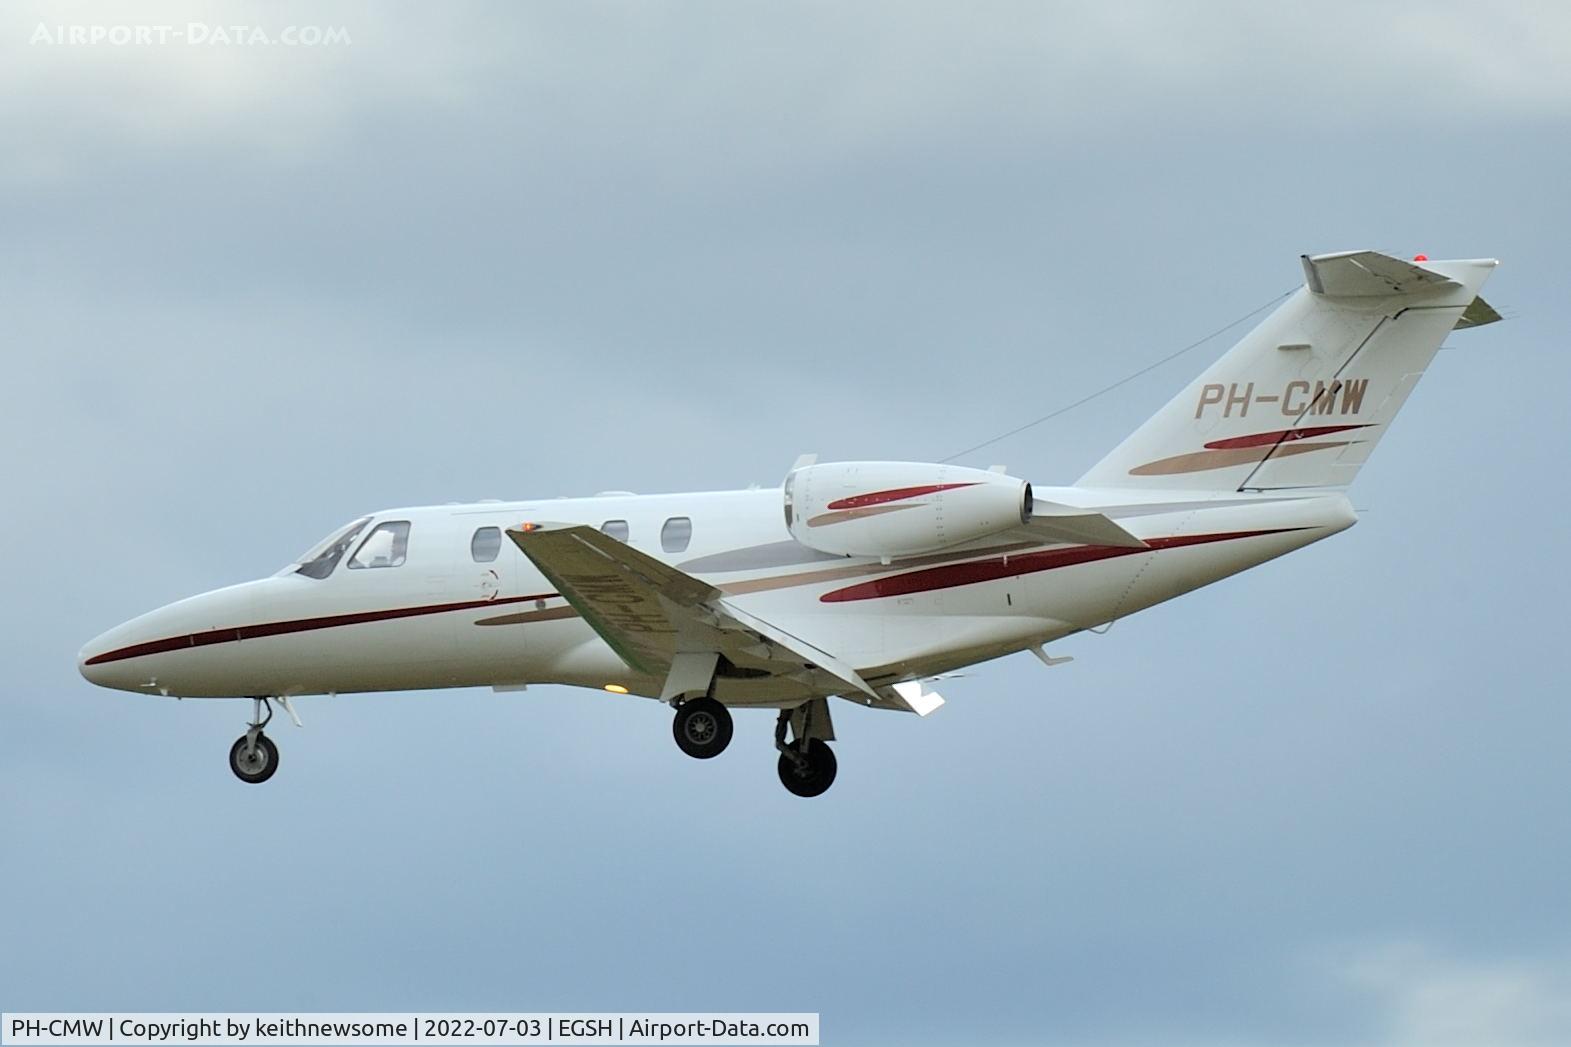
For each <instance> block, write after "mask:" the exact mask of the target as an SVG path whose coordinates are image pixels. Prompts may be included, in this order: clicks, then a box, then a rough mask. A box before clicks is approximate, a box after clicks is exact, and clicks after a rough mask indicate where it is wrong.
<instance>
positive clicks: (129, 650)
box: [87, 593, 557, 665]
mask: <svg viewBox="0 0 1571 1047" xmlns="http://www.w3.org/2000/svg"><path fill="white" fill-rule="evenodd" d="M556 596H557V594H556V593H535V594H534V595H532V596H505V597H502V598H500V599H496V600H465V601H463V602H462V603H434V604H424V605H422V606H419V607H390V608H387V609H385V610H381V611H356V612H354V613H352V614H330V615H327V616H325V617H322V618H296V619H293V620H291V621H287V622H262V623H260V624H258V625H237V626H234V627H233V628H229V629H208V630H206V631H205V632H200V633H186V634H185V635H184V636H170V637H167V638H165V639H162V640H150V641H148V642H147V643H138V644H132V645H131V646H130V647H121V648H119V649H118V650H114V651H105V652H104V653H103V654H95V655H93V657H91V658H89V659H88V660H87V664H88V665H102V664H104V663H105V662H119V661H124V660H125V659H127V658H141V657H143V656H145V655H149V654H164V653H165V652H167V651H183V650H185V649H186V648H188V647H206V646H208V645H209V644H215V643H234V642H236V641H239V640H256V639H260V638H262V637H264V636H284V635H286V634H288V633H304V632H311V631H312V630H315V629H332V628H335V627H336V626H340V625H365V624H366V623H368V622H387V621H392V620H393V619H395V618H418V617H420V616H421V615H427V614H443V613H445V612H447V611H471V610H477V609H479V608H481V607H499V606H501V605H502V604H511V603H527V602H529V601H530V600H551V599H554V598H555V597H556Z"/></svg>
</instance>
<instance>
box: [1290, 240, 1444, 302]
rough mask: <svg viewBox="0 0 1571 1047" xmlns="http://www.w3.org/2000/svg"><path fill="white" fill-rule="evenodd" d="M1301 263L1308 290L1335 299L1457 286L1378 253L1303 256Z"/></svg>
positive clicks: (1411, 292) (1345, 252)
mask: <svg viewBox="0 0 1571 1047" xmlns="http://www.w3.org/2000/svg"><path fill="white" fill-rule="evenodd" d="M1303 261H1304V283H1306V284H1307V285H1308V286H1309V289H1310V290H1311V291H1313V292H1314V293H1315V294H1323V295H1331V296H1332V297H1336V298H1372V297H1385V296H1389V295H1404V294H1422V293H1424V292H1426V291H1443V290H1445V289H1447V288H1451V287H1456V286H1458V285H1457V282H1456V281H1455V280H1452V279H1451V278H1450V277H1447V276H1442V275H1441V274H1440V273H1437V272H1435V271H1434V270H1432V269H1425V268H1423V267H1422V266H1420V265H1416V264H1415V263H1413V262H1404V261H1403V260H1402V259H1400V258H1392V257H1391V256H1390V255H1388V254H1380V253H1379V252H1378V251H1339V252H1337V253H1336V254H1317V255H1307V254H1306V255H1304V256H1303Z"/></svg>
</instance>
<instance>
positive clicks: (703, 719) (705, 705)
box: [671, 697, 731, 760]
mask: <svg viewBox="0 0 1571 1047" xmlns="http://www.w3.org/2000/svg"><path fill="white" fill-rule="evenodd" d="M671 733H672V734H673V735H675V736H676V744H677V746H678V747H679V748H680V749H681V750H682V751H683V752H684V753H686V754H687V755H689V756H691V757H693V758H694V759H698V760H707V759H709V758H710V757H712V756H719V755H720V754H721V753H723V752H725V747H726V746H728V745H730V744H731V712H730V710H729V709H727V708H726V707H725V706H723V705H721V704H720V703H719V702H717V701H715V700H714V699H713V698H707V697H705V698H694V699H692V700H691V701H686V702H683V703H682V704H681V705H679V706H677V707H676V719H674V720H672V721H671Z"/></svg>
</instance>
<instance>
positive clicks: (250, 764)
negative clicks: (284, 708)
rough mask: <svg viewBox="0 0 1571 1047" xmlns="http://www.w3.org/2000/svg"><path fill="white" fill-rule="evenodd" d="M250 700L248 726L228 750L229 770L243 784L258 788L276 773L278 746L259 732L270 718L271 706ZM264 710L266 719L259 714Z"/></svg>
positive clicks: (265, 702)
mask: <svg viewBox="0 0 1571 1047" xmlns="http://www.w3.org/2000/svg"><path fill="white" fill-rule="evenodd" d="M251 701H252V702H253V703H255V711H254V712H253V713H252V716H251V725H250V726H249V727H247V728H246V732H245V733H244V734H242V735H241V736H240V737H239V738H237V739H235V744H234V745H232V746H230V747H229V769H230V770H231V771H233V772H235V777H236V778H239V779H240V780H241V781H242V782H245V783H247V784H248V785H260V784H262V783H263V782H265V781H267V780H268V779H269V778H271V777H272V776H273V772H274V771H276V770H278V746H276V745H274V744H273V740H272V739H271V738H269V737H268V736H267V735H265V734H263V733H262V728H264V727H266V726H267V725H268V723H269V721H271V720H272V718H273V704H272V703H271V702H269V701H268V700H267V699H266V698H253V699H251ZM264 707H265V708H266V709H267V715H266V717H264V716H263V715H262V710H263V708H264Z"/></svg>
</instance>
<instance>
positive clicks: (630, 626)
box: [507, 524, 936, 715]
mask: <svg viewBox="0 0 1571 1047" xmlns="http://www.w3.org/2000/svg"><path fill="white" fill-rule="evenodd" d="M507 535H508V537H509V538H511V539H512V540H513V542H514V544H516V545H517V546H518V548H519V549H520V550H521V551H522V552H523V554H524V555H525V556H527V557H529V560H530V562H532V563H533V564H534V565H535V566H536V567H537V568H539V570H540V573H541V574H543V575H545V577H546V579H547V580H548V581H549V582H550V583H551V584H552V585H554V586H555V587H556V591H557V592H559V593H561V594H562V597H563V599H565V600H567V602H568V603H569V604H571V605H572V606H573V608H574V609H575V610H576V611H578V613H579V614H580V615H582V616H583V619H584V621H585V622H587V623H589V626H590V628H592V629H594V631H595V632H596V633H598V634H600V638H601V639H602V640H604V641H605V642H606V643H607V645H609V646H610V648H611V649H612V650H613V651H615V652H616V653H617V655H618V656H619V657H620V658H621V659H622V660H623V661H624V662H626V663H627V664H628V666H629V667H630V668H632V669H633V670H634V671H636V672H640V673H644V674H645V675H648V676H653V677H655V678H657V679H660V678H663V679H664V680H665V681H666V682H665V686H664V688H663V691H662V694H661V698H662V699H669V698H675V697H678V696H680V695H681V694H684V693H686V692H688V691H690V690H702V689H703V688H704V687H707V686H708V684H709V679H710V675H711V674H712V673H713V671H714V669H715V665H716V662H717V659H718V657H719V656H722V655H723V656H724V657H725V658H727V659H728V660H729V661H731V662H732V663H733V664H735V665H737V666H740V667H743V668H749V669H762V670H764V671H766V672H769V673H771V674H775V675H786V676H793V677H795V678H797V679H799V680H801V681H802V682H804V683H806V684H808V685H809V686H812V687H815V688H817V689H819V690H821V691H822V692H823V693H825V694H854V695H855V696H857V697H858V699H859V700H863V701H866V702H867V703H868V704H874V705H884V706H888V707H894V708H903V709H910V710H912V711H919V710H920V708H923V707H925V703H923V702H921V701H920V700H919V701H918V702H915V703H913V702H908V701H905V700H903V698H904V696H903V695H901V694H900V692H898V691H896V690H895V689H894V688H892V687H884V688H880V689H876V690H875V689H874V688H873V687H872V686H870V685H869V684H868V683H867V681H866V680H864V679H862V677H861V676H859V675H858V674H857V672H856V670H855V669H853V668H852V667H851V666H849V665H847V664H846V663H844V662H842V661H841V660H840V659H838V658H836V657H835V656H834V655H833V654H830V653H829V652H828V651H824V650H821V649H820V648H818V647H816V646H814V645H813V644H811V643H808V642H807V641H805V640H802V639H801V638H799V637H796V636H793V635H791V634H790V633H788V632H786V631H785V630H783V629H781V628H779V627H777V626H774V625H772V624H770V623H769V622H766V621H764V620H762V619H760V618H758V617H757V616H755V615H752V614H749V613H748V612H746V611H744V610H742V609H741V608H740V607H737V606H736V605H734V604H733V603H732V602H731V601H729V600H727V599H726V598H725V597H724V596H723V595H722V594H721V592H720V590H718V589H716V588H715V587H714V586H712V585H710V584H709V583H707V582H704V581H701V580H699V579H697V578H694V577H693V576H692V575H690V574H686V573H684V572H682V571H679V570H677V569H676V568H674V567H672V566H671V565H669V564H664V563H661V562H660V561H659V560H656V559H654V558H653V557H651V556H646V555H645V554H643V553H641V552H639V551H638V550H636V549H634V548H632V547H631V546H629V545H627V544H625V543H623V542H621V541H618V540H617V539H615V538H612V537H610V536H609V535H606V534H602V533H601V532H600V531H597V530H595V529H594V528H593V527H586V526H584V525H582V524H576V525H553V524H534V525H529V526H528V527H527V529H525V528H519V529H510V530H509V531H508V532H507ZM921 697H925V698H931V697H936V696H921ZM933 707H935V708H936V705H934V706H933ZM928 711H931V709H928ZM924 715H925V713H924Z"/></svg>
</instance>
